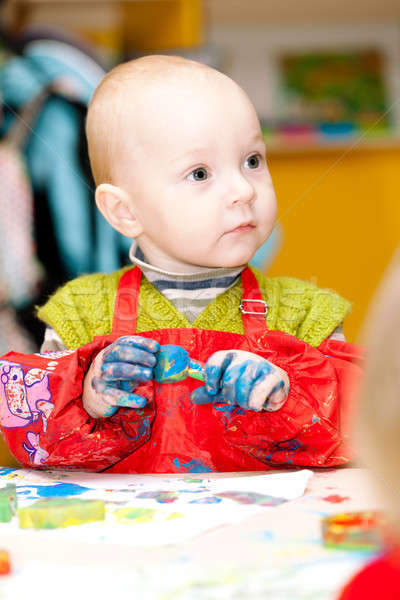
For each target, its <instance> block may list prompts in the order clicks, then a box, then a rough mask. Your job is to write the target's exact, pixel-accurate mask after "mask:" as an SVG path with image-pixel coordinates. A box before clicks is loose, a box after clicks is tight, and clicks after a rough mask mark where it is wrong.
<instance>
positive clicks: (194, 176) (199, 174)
mask: <svg viewBox="0 0 400 600" xmlns="http://www.w3.org/2000/svg"><path fill="white" fill-rule="evenodd" d="M207 177H208V173H207V169H205V168H204V167H198V168H197V169H194V171H192V172H191V173H189V175H188V178H189V179H191V180H192V181H205V180H206V179H207Z"/></svg>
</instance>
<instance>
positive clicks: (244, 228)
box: [226, 221, 255, 233]
mask: <svg viewBox="0 0 400 600" xmlns="http://www.w3.org/2000/svg"><path fill="white" fill-rule="evenodd" d="M253 229H255V225H254V223H253V222H251V221H248V222H247V223H241V224H240V225H238V226H237V227H235V228H234V229H231V230H230V231H227V232H226V233H247V232H249V231H252V230H253Z"/></svg>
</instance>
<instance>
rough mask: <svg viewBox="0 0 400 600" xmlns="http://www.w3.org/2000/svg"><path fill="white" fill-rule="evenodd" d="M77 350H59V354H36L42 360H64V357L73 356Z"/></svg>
mask: <svg viewBox="0 0 400 600" xmlns="http://www.w3.org/2000/svg"><path fill="white" fill-rule="evenodd" d="M74 352H75V350H59V351H58V352H36V353H35V356H40V357H42V358H63V356H69V355H70V354H73V353H74Z"/></svg>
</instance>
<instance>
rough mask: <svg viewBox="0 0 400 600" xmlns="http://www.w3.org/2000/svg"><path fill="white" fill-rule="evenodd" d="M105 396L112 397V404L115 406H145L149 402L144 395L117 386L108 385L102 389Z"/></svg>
mask: <svg viewBox="0 0 400 600" xmlns="http://www.w3.org/2000/svg"><path fill="white" fill-rule="evenodd" d="M102 394H104V395H105V396H107V397H108V396H111V397H112V402H111V403H112V404H113V405H114V406H124V407H125V408H143V407H144V406H145V404H146V402H147V400H146V398H145V397H144V396H139V394H132V393H129V392H125V391H124V390H119V389H117V388H115V387H111V386H106V387H105V388H104V390H103V391H102Z"/></svg>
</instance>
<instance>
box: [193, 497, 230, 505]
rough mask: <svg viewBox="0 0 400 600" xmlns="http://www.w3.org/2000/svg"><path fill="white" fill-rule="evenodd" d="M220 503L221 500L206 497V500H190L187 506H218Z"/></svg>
mask: <svg viewBox="0 0 400 600" xmlns="http://www.w3.org/2000/svg"><path fill="white" fill-rule="evenodd" d="M219 502H222V498H217V497H216V496H208V497H207V498H198V499H195V500H191V501H190V502H189V504H218V503H219Z"/></svg>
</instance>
